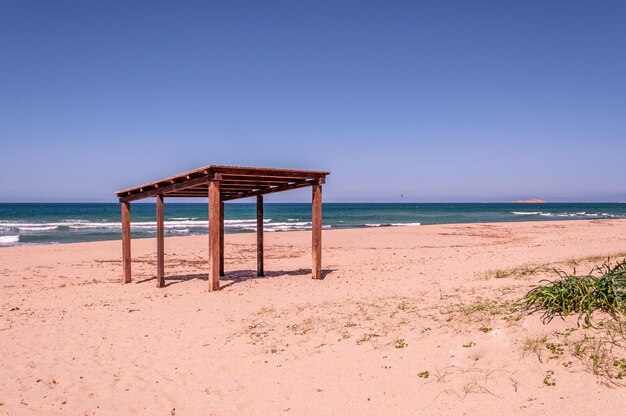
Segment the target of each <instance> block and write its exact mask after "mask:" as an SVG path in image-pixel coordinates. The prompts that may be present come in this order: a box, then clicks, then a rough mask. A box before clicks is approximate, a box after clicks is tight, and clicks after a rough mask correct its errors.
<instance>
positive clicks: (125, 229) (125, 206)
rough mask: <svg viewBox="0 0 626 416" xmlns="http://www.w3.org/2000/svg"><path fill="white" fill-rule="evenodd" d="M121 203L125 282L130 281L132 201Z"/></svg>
mask: <svg viewBox="0 0 626 416" xmlns="http://www.w3.org/2000/svg"><path fill="white" fill-rule="evenodd" d="M120 205H121V208H122V265H123V269H124V283H130V282H131V274H130V261H131V256H130V203H128V202H122V203H121V204H120Z"/></svg>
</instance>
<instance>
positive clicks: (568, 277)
mask: <svg viewBox="0 0 626 416" xmlns="http://www.w3.org/2000/svg"><path fill="white" fill-rule="evenodd" d="M554 272H555V273H556V274H557V275H558V276H559V279H557V280H552V281H550V280H543V281H542V282H543V283H544V284H542V285H540V286H537V287H535V288H533V289H532V290H530V291H529V292H528V293H527V294H526V295H525V296H524V303H525V306H526V309H528V310H529V311H531V312H535V311H543V315H542V320H543V322H544V323H547V322H550V321H551V320H552V319H553V318H554V317H555V316H556V315H560V316H568V315H570V314H572V313H578V314H579V316H578V318H579V319H580V318H582V317H583V316H584V320H585V323H586V324H590V323H591V318H592V315H593V313H594V312H595V311H602V312H605V313H607V314H609V315H611V316H612V317H613V318H615V319H619V318H620V317H621V316H623V315H624V314H625V313H626V259H623V260H621V261H617V262H612V261H611V260H610V259H607V261H606V262H604V263H603V264H601V265H600V266H596V267H594V269H593V270H592V271H591V272H590V273H589V274H586V275H576V274H575V273H576V272H575V271H574V274H570V273H567V272H564V271H562V270H554Z"/></svg>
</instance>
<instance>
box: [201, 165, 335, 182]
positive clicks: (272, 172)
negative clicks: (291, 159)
mask: <svg viewBox="0 0 626 416" xmlns="http://www.w3.org/2000/svg"><path fill="white" fill-rule="evenodd" d="M211 171H212V172H219V173H222V174H224V175H229V176H231V175H236V176H268V177H275V178H295V179H317V178H319V177H320V176H324V173H325V172H310V171H296V170H288V169H255V168H253V169H250V168H240V167H236V166H229V167H211Z"/></svg>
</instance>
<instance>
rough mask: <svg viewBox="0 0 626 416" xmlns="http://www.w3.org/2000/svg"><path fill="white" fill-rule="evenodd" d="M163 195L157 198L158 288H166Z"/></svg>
mask: <svg viewBox="0 0 626 416" xmlns="http://www.w3.org/2000/svg"><path fill="white" fill-rule="evenodd" d="M164 216H165V215H164V209H163V195H157V197H156V217H157V287H164V286H165V242H164V240H165V226H164V222H165V221H164Z"/></svg>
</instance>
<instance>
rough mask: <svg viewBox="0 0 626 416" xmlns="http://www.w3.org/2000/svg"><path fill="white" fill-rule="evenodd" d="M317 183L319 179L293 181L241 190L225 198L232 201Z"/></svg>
mask: <svg viewBox="0 0 626 416" xmlns="http://www.w3.org/2000/svg"><path fill="white" fill-rule="evenodd" d="M315 183H317V181H306V182H298V183H292V184H288V185H281V186H275V187H273V188H268V189H261V190H258V191H250V192H241V193H238V194H236V195H234V196H229V197H228V198H224V201H232V200H233V199H241V198H250V197H252V196H257V195H266V194H273V193H275V192H282V191H289V190H291V189H298V188H304V187H307V186H311V185H313V184H315Z"/></svg>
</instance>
